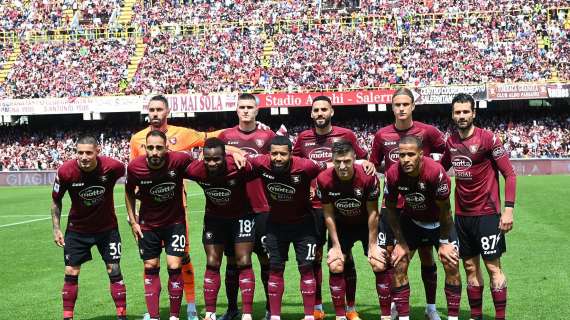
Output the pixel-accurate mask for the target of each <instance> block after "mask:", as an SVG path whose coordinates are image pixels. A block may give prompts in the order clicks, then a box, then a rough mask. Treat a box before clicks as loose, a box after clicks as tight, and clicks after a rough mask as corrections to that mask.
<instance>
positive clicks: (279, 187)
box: [250, 136, 326, 320]
mask: <svg viewBox="0 0 570 320" xmlns="http://www.w3.org/2000/svg"><path fill="white" fill-rule="evenodd" d="M291 149H292V145H291V141H289V139H288V138H286V137H283V136H277V137H275V138H273V139H272V140H271V146H270V154H269V155H260V156H257V157H253V158H251V160H250V161H251V164H252V166H253V168H254V170H255V171H256V173H257V174H258V175H259V176H261V178H262V180H263V185H264V189H265V194H266V196H267V200H268V202H269V206H270V208H271V209H270V215H269V219H268V221H267V226H266V227H267V236H266V241H265V245H266V248H267V250H268V252H269V262H270V271H269V284H268V287H269V288H268V290H269V305H270V308H271V319H272V320H280V319H281V301H282V298H283V291H284V289H285V284H284V279H283V272H284V270H285V262H286V261H287V257H288V255H289V245H290V244H291V243H292V244H293V247H294V249H295V254H296V256H297V264H298V267H299V272H300V273H301V295H302V296H303V305H304V314H305V320H314V316H313V308H314V306H315V286H316V284H315V276H314V273H313V265H314V260H315V253H316V252H315V251H316V247H317V237H316V230H315V225H314V219H313V217H312V212H311V202H310V200H309V194H310V185H311V181H312V180H313V179H315V178H316V177H317V175H318V174H319V172H321V171H322V170H324V169H325V168H326V164H325V163H320V164H317V163H316V162H315V161H311V160H308V159H304V158H299V157H295V156H291Z"/></svg>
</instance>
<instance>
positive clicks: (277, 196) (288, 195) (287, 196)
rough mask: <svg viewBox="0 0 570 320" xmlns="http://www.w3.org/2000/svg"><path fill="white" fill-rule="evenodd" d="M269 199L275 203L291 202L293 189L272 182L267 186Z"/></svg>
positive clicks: (293, 193)
mask: <svg viewBox="0 0 570 320" xmlns="http://www.w3.org/2000/svg"><path fill="white" fill-rule="evenodd" d="M267 190H269V193H270V195H271V198H273V200H276V201H291V200H293V197H294V196H295V192H296V190H295V188H293V187H291V186H288V185H286V184H283V183H279V182H273V183H269V184H268V185H267Z"/></svg>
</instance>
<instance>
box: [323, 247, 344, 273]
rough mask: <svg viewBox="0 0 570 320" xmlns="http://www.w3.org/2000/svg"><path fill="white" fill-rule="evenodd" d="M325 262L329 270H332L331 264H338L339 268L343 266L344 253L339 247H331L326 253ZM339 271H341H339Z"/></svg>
mask: <svg viewBox="0 0 570 320" xmlns="http://www.w3.org/2000/svg"><path fill="white" fill-rule="evenodd" d="M327 264H328V265H329V268H330V269H331V271H333V265H334V266H338V264H340V266H341V268H342V267H343V266H344V255H343V254H342V250H341V249H340V248H339V247H332V248H331V249H330V250H329V253H328V255H327ZM339 272H341V271H339Z"/></svg>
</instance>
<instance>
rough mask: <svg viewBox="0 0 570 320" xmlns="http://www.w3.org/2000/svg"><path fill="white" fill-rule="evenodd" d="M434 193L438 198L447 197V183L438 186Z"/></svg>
mask: <svg viewBox="0 0 570 320" xmlns="http://www.w3.org/2000/svg"><path fill="white" fill-rule="evenodd" d="M436 193H437V195H438V196H447V195H449V186H448V185H447V183H442V184H440V185H439V187H437V191H436Z"/></svg>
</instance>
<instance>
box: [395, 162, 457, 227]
mask: <svg viewBox="0 0 570 320" xmlns="http://www.w3.org/2000/svg"><path fill="white" fill-rule="evenodd" d="M450 186H451V180H450V179H449V176H448V175H447V174H446V173H445V170H444V169H443V167H442V166H441V165H440V164H439V163H437V162H436V161H435V160H433V159H431V158H429V157H425V156H424V157H423V159H422V164H421V167H420V174H419V176H417V177H410V176H409V175H407V174H406V173H405V172H404V171H402V168H401V166H400V165H397V166H391V167H390V169H388V172H386V183H385V186H384V199H385V200H389V201H397V200H398V195H401V196H402V197H403V198H404V199H405V205H404V208H403V214H405V215H407V216H408V217H410V218H412V219H414V220H418V221H421V222H438V221H439V208H438V207H437V205H436V204H435V201H436V200H445V199H448V198H449V194H450V190H451V189H450Z"/></svg>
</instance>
